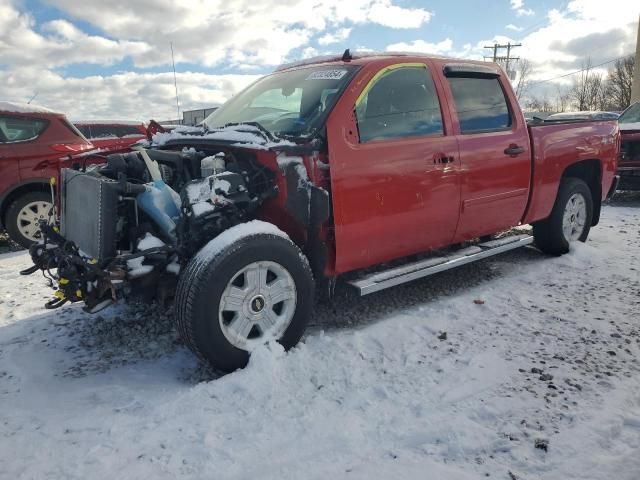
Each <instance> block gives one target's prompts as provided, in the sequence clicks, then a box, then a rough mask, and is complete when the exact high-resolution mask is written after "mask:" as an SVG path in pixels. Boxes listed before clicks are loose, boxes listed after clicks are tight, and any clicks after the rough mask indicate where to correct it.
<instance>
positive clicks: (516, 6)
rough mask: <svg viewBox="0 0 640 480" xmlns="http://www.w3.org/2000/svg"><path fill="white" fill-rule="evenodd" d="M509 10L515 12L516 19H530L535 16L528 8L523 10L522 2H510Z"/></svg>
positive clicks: (515, 0)
mask: <svg viewBox="0 0 640 480" xmlns="http://www.w3.org/2000/svg"><path fill="white" fill-rule="evenodd" d="M511 9H512V10H515V12H516V15H517V16H518V17H530V16H531V15H534V14H535V12H534V11H533V10H531V9H530V8H525V6H524V0H511Z"/></svg>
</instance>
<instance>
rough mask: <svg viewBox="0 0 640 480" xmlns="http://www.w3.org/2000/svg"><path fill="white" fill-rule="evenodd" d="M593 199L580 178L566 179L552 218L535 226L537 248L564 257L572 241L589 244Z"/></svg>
mask: <svg viewBox="0 0 640 480" xmlns="http://www.w3.org/2000/svg"><path fill="white" fill-rule="evenodd" d="M592 218H593V199H592V197H591V190H590V189H589V186H588V185H587V184H586V183H585V182H584V180H581V179H579V178H571V177H569V178H564V179H562V181H561V182H560V188H559V190H558V196H557V198H556V202H555V204H554V205H553V210H552V211H551V215H549V218H547V219H545V220H543V221H541V222H537V223H535V224H534V225H533V236H534V238H535V241H536V245H537V247H538V248H539V249H540V250H542V251H543V252H545V253H550V254H552V255H562V254H563V253H567V252H568V251H569V245H570V244H571V242H576V241H580V242H585V241H586V240H587V237H588V236H589V231H590V230H591V221H592Z"/></svg>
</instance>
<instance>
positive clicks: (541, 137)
mask: <svg viewBox="0 0 640 480" xmlns="http://www.w3.org/2000/svg"><path fill="white" fill-rule="evenodd" d="M527 128H528V130H529V138H530V141H531V151H532V152H533V153H532V163H531V165H532V171H531V190H530V192H531V193H530V198H529V204H528V207H527V211H526V213H525V217H524V219H523V223H531V222H535V221H537V220H541V219H543V218H546V217H548V216H549V214H550V213H551V209H552V208H553V203H554V201H555V198H556V195H557V193H558V186H559V184H560V179H561V177H562V174H563V172H564V171H565V169H566V168H567V166H568V165H570V164H572V163H575V162H577V161H579V162H581V161H586V160H592V161H593V162H594V164H593V165H594V169H595V170H597V172H596V174H597V176H598V178H599V184H600V190H601V198H602V199H604V198H605V197H606V195H607V193H608V192H609V188H610V187H611V185H612V183H613V179H614V176H615V173H616V167H617V161H618V149H619V144H620V132H619V130H618V122H617V121H615V120H596V121H590V120H589V121H582V120H579V121H574V120H568V121H566V122H553V123H536V124H531V123H530V124H528V126H527ZM598 161H600V162H601V164H602V168H601V169H600V167H599V166H598V165H599V164H598ZM600 170H601V171H600Z"/></svg>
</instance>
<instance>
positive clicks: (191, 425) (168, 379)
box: [0, 206, 640, 480]
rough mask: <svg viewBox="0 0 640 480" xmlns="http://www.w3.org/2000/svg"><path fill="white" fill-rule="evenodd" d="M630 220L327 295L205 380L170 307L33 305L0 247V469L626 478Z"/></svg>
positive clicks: (463, 479) (637, 391)
mask: <svg viewBox="0 0 640 480" xmlns="http://www.w3.org/2000/svg"><path fill="white" fill-rule="evenodd" d="M263 223H264V222H257V224H254V226H251V225H250V224H247V225H245V226H242V227H241V228H240V229H239V230H240V231H238V233H237V234H236V235H237V236H238V237H241V236H242V235H241V232H243V233H250V232H253V231H265V232H268V233H275V234H280V233H279V231H278V230H277V229H276V228H275V227H273V226H271V225H269V224H266V225H262V224H263ZM639 227H640V210H638V208H613V207H609V206H605V207H604V208H603V212H602V219H601V223H600V225H598V227H596V228H594V229H593V230H592V234H591V237H590V240H589V242H588V243H587V244H586V245H580V244H577V245H576V248H573V249H572V252H571V253H570V254H569V255H565V256H562V257H558V258H556V257H549V256H546V255H543V254H541V253H540V252H539V251H537V250H535V249H533V248H523V249H521V250H518V251H514V252H509V253H506V254H504V255H502V256H497V257H493V258H491V259H487V260H484V261H482V262H480V263H478V264H475V265H467V266H465V267H462V268H461V269H459V270H452V271H449V272H443V273H442V274H439V275H438V276H437V277H433V278H431V279H424V280H421V281H417V282H415V283H412V284H407V285H403V286H400V287H397V288H394V289H390V290H388V291H385V292H380V293H379V294H377V295H375V296H370V297H364V298H360V297H356V296H355V295H351V294H349V293H348V292H347V291H345V290H338V292H337V293H338V296H337V298H336V302H335V304H334V305H322V304H319V305H316V306H315V308H314V316H313V318H312V320H311V325H310V328H309V330H308V333H307V336H306V338H305V341H304V343H303V344H301V345H299V346H298V347H296V348H294V349H292V350H291V351H289V352H287V353H285V352H283V350H282V348H281V347H280V346H279V345H278V344H269V345H265V346H262V347H260V348H259V349H257V350H256V351H255V352H254V355H253V357H252V358H251V360H250V362H249V365H248V366H247V368H245V369H244V370H241V371H238V372H235V373H232V374H230V375H226V376H224V377H221V378H219V377H218V376H217V375H215V374H214V373H212V372H209V371H208V370H206V369H205V368H204V367H202V366H199V365H198V364H197V363H196V361H195V358H194V356H193V355H192V354H191V353H190V352H188V351H186V349H185V348H184V347H182V346H181V345H180V342H179V341H178V340H177V338H176V336H175V329H174V328H173V326H172V325H173V322H172V319H171V315H170V312H168V311H165V310H164V309H160V308H156V309H150V308H149V307H148V306H136V305H130V306H127V307H125V306H115V307H114V308H113V309H110V310H109V311H106V312H105V313H104V314H103V315H101V316H89V315H86V314H84V313H83V312H82V311H81V309H80V308H79V307H80V306H79V305H73V306H70V307H69V308H62V309H60V310H57V311H55V312H45V311H44V310H43V308H42V303H43V302H44V301H45V300H46V299H47V298H48V297H49V295H50V293H51V292H50V291H49V290H46V289H43V285H44V282H43V280H42V278H41V277H38V276H35V275H34V276H29V277H22V276H20V275H19V273H18V270H20V269H21V268H25V267H26V266H28V265H29V264H30V261H29V256H28V254H26V253H25V254H21V255H17V256H16V255H6V256H0V281H1V282H2V286H3V288H2V292H1V293H0V402H1V404H2V408H1V409H0V432H1V434H0V452H1V454H0V472H1V473H0V476H4V477H7V478H11V479H14V478H15V479H17V478H47V479H52V480H63V479H64V480H66V479H75V478H104V477H105V472H107V475H111V476H113V473H112V472H122V473H121V475H120V476H123V477H126V478H153V479H158V480H164V479H172V480H173V479H182V478H185V479H200V478H209V477H211V476H212V472H215V477H216V478H220V479H229V480H235V479H238V480H239V479H247V478H249V479H251V478H260V479H277V480H297V479H299V478H305V479H307V478H309V479H311V480H314V479H318V480H319V479H327V478H328V479H334V478H335V479H343V478H346V479H358V480H370V479H392V478H400V479H403V480H405V479H406V480H414V479H415V480H423V479H425V478H429V479H432V478H433V479H443V480H479V479H484V478H489V479H494V480H510V479H511V480H513V479H514V478H515V479H519V480H529V479H539V480H558V479H562V480H602V479H609V478H610V479H616V480H637V478H638V472H639V471H640V457H639V456H638V451H640V362H639V360H638V359H639V358H640V312H639V311H638V290H639V289H640V279H639V278H638V270H637V268H638V262H639V261H640V237H639V236H638V228H639ZM232 230H233V229H232ZM230 231H231V230H230ZM234 236H235V235H234ZM231 241H234V240H233V239H228V242H222V240H218V242H220V243H224V244H228V243H230V242H231ZM209 248H211V249H212V250H213V251H219V249H220V248H224V246H223V245H220V244H219V245H217V246H215V248H214V246H210V247H209ZM445 334H446V335H445ZM545 442H546V443H545ZM536 444H538V445H547V447H548V448H547V450H546V451H545V450H542V449H540V448H536ZM34 445H37V446H38V448H37V449H34V448H33V446H34Z"/></svg>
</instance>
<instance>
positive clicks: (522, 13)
mask: <svg viewBox="0 0 640 480" xmlns="http://www.w3.org/2000/svg"><path fill="white" fill-rule="evenodd" d="M535 14H536V12H534V11H533V10H531V9H530V8H519V9H518V10H517V11H516V15H517V16H518V17H530V16H531V15H535Z"/></svg>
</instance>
